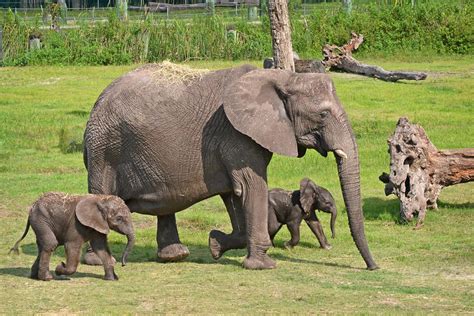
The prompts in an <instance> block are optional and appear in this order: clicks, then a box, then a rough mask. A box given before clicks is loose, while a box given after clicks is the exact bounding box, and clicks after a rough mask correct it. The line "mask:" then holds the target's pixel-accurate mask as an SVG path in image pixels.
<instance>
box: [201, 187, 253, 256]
mask: <svg viewBox="0 0 474 316" xmlns="http://www.w3.org/2000/svg"><path fill="white" fill-rule="evenodd" d="M221 198H222V201H223V202H224V204H225V207H226V209H227V213H228V214H229V217H230V221H231V223H232V233H230V234H225V233H223V232H221V231H220V230H211V232H210V233H209V249H210V250H211V255H212V258H214V259H216V260H217V259H219V258H220V257H221V256H222V255H223V254H224V252H226V251H227V250H229V249H243V248H245V247H246V246H247V235H246V233H245V232H246V230H245V216H244V211H243V210H242V203H241V199H240V198H239V197H237V196H235V195H234V194H233V193H228V194H222V195H221Z"/></svg>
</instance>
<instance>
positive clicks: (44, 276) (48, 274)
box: [38, 271, 54, 281]
mask: <svg viewBox="0 0 474 316" xmlns="http://www.w3.org/2000/svg"><path fill="white" fill-rule="evenodd" d="M52 279H54V277H53V275H52V274H51V272H49V271H46V272H44V273H41V272H40V273H39V274H38V280H41V281H51V280H52Z"/></svg>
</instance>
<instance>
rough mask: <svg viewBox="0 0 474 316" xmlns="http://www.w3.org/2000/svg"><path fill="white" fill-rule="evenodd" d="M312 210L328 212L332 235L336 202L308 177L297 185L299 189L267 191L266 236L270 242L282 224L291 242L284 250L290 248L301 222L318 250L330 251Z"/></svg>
mask: <svg viewBox="0 0 474 316" xmlns="http://www.w3.org/2000/svg"><path fill="white" fill-rule="evenodd" d="M315 210H320V211H323V212H326V213H331V232H332V237H333V238H334V236H335V223H336V217H337V209H336V202H335V201H334V198H333V196H332V194H331V193H330V192H329V191H328V190H326V189H325V188H322V187H320V186H318V185H316V184H315V183H314V182H313V181H311V180H310V179H308V178H304V179H302V180H301V182H300V189H299V190H296V191H293V192H292V191H286V190H282V189H272V190H270V191H269V192H268V233H269V234H270V239H271V240H272V242H273V239H274V238H275V235H276V234H277V233H278V231H279V230H280V228H281V227H282V226H283V225H285V224H286V225H287V227H288V230H289V231H290V234H291V239H290V240H289V241H287V242H285V247H294V246H296V245H297V244H298V242H299V240H300V225H301V222H302V221H303V219H304V220H305V222H306V224H307V225H308V227H309V228H310V229H311V231H312V232H313V234H314V235H315V236H316V238H317V239H318V241H319V244H320V246H321V248H324V249H330V248H331V245H330V244H329V243H328V240H327V238H326V235H325V234H324V231H323V227H322V226H321V223H320V222H319V219H318V217H317V216H316V212H315Z"/></svg>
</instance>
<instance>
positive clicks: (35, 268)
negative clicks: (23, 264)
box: [30, 252, 40, 279]
mask: <svg viewBox="0 0 474 316" xmlns="http://www.w3.org/2000/svg"><path fill="white" fill-rule="evenodd" d="M39 262H40V254H39V252H38V256H37V257H36V260H35V262H34V263H33V265H32V266H31V274H30V277H31V278H32V279H38V272H39Z"/></svg>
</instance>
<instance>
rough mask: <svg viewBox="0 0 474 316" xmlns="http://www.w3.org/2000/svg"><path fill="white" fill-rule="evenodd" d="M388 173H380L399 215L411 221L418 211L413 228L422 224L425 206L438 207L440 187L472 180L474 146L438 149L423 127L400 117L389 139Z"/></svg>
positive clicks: (387, 193) (473, 176)
mask: <svg viewBox="0 0 474 316" xmlns="http://www.w3.org/2000/svg"><path fill="white" fill-rule="evenodd" d="M388 146H389V153H390V174H387V173H385V172H384V173H382V175H381V176H380V177H379V179H380V181H382V182H384V183H385V194H386V195H389V194H395V195H396V196H398V198H399V199H400V215H401V217H402V218H403V219H405V220H407V221H411V220H412V219H413V216H414V214H415V213H418V222H417V225H416V227H417V228H419V227H421V225H422V224H423V221H424V218H425V215H426V209H427V208H437V204H436V201H437V199H438V196H439V194H440V192H441V189H442V188H444V187H447V186H450V185H454V184H458V183H464V182H469V181H474V148H464V149H458V150H438V149H437V148H436V147H435V146H434V145H433V144H432V143H431V141H430V140H429V138H428V136H427V135H426V133H425V131H424V129H423V128H422V127H421V126H419V125H417V124H410V123H409V122H408V119H407V118H404V117H402V118H400V119H399V120H398V123H397V127H396V129H395V132H394V134H393V135H392V137H390V138H389V139H388Z"/></svg>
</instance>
